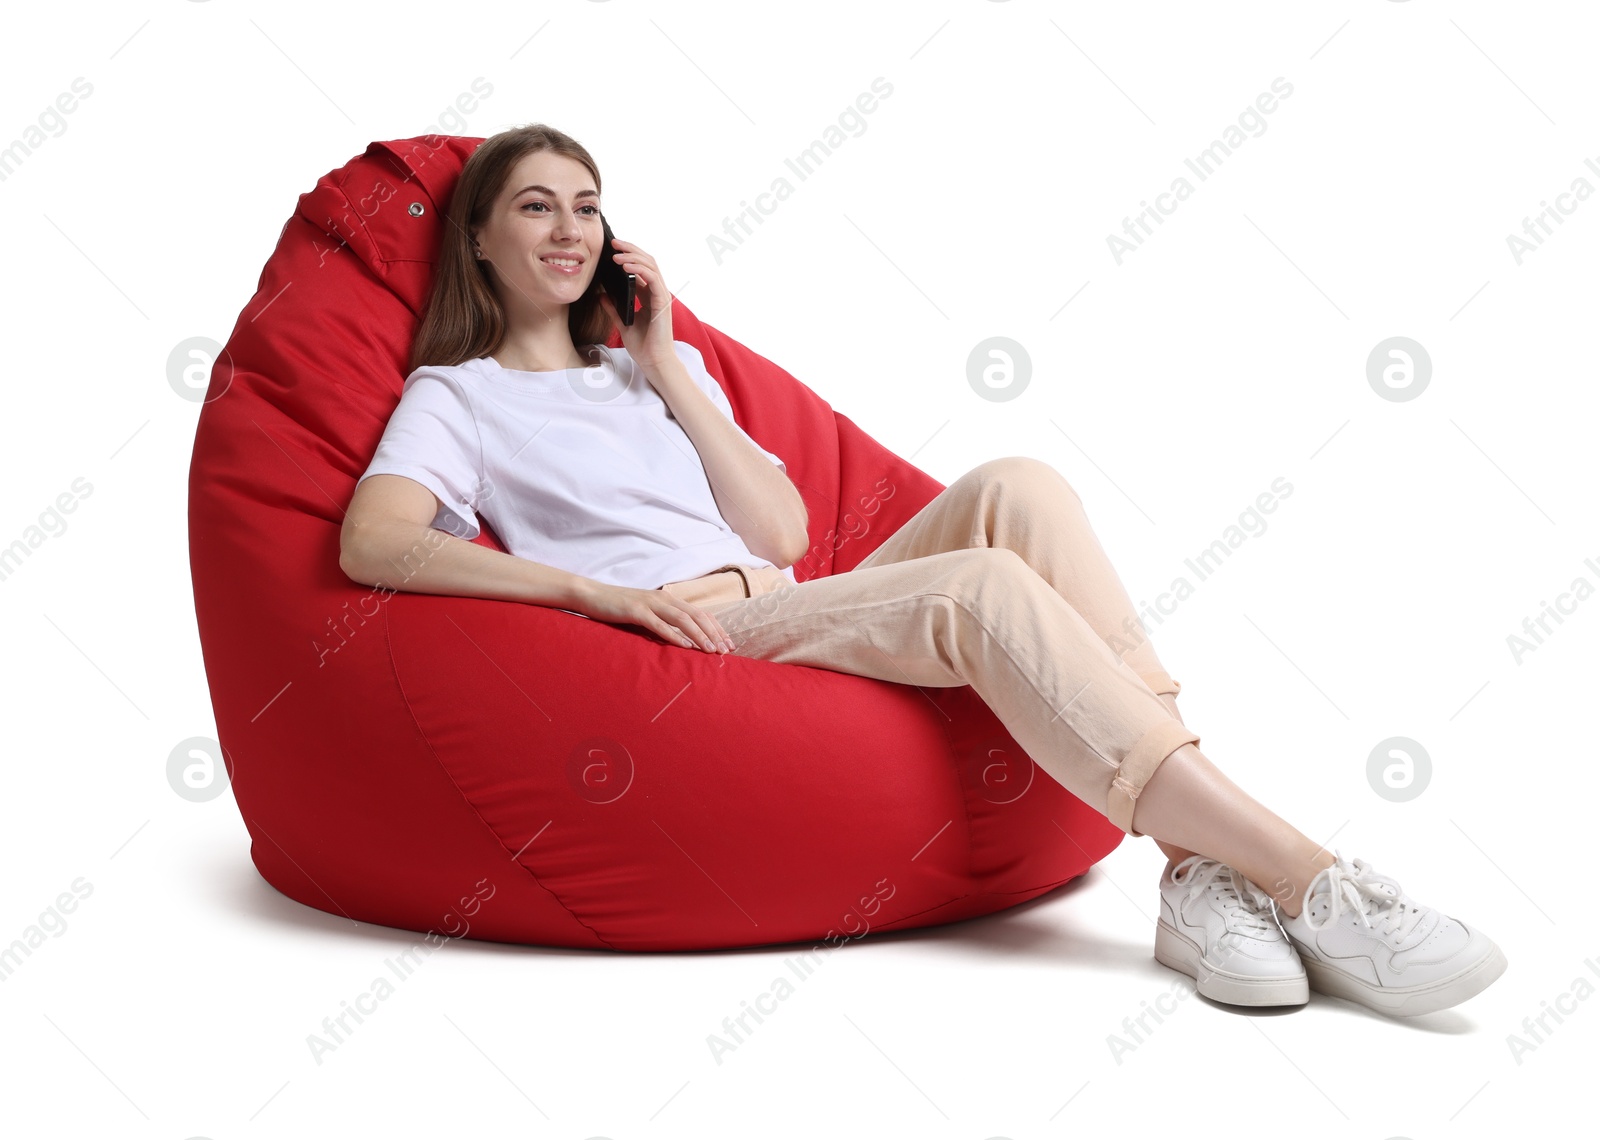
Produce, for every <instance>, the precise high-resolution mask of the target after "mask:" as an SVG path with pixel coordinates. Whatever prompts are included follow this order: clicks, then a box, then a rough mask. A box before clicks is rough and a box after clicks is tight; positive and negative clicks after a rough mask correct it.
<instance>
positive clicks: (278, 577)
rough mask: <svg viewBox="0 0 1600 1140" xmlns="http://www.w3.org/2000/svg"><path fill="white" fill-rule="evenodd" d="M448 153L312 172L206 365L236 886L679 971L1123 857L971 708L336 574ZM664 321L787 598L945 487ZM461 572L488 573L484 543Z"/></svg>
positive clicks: (969, 904) (525, 609) (904, 921)
mask: <svg viewBox="0 0 1600 1140" xmlns="http://www.w3.org/2000/svg"><path fill="white" fill-rule="evenodd" d="M480 142H482V140H481V139H464V138H449V137H442V136H424V137H419V138H415V139H402V140H397V141H392V142H375V143H373V144H372V145H371V146H370V147H368V148H367V151H366V153H365V154H363V155H360V156H359V157H357V158H355V159H353V160H352V161H351V162H349V163H348V164H347V165H345V166H343V167H342V168H340V169H338V170H335V171H333V172H331V173H329V174H327V175H325V176H324V177H322V178H321V179H320V180H319V181H318V182H317V184H316V186H315V188H314V189H312V190H311V191H310V192H308V193H306V194H303V195H301V197H300V200H299V205H298V207H297V208H296V210H295V212H294V215H293V216H292V217H291V218H290V219H289V220H288V222H287V224H285V226H284V228H283V231H282V233H281V234H280V236H279V239H278V244H277V248H276V249H275V250H274V251H273V254H272V257H271V258H270V259H269V260H268V261H267V264H266V267H265V269H264V270H263V271H262V274H261V279H260V282H259V284H258V285H257V289H256V294H255V296H254V297H253V298H251V300H250V302H249V304H248V305H246V306H245V308H244V311H243V312H242V313H241V314H240V315H239V319H238V322H237V324H236V325H235V327H234V330H233V333H232V335H231V336H230V337H229V340H228V343H227V345H226V347H225V350H224V352H223V353H222V354H221V355H220V356H219V358H218V360H217V362H216V364H215V365H214V366H213V368H212V372H211V377H210V384H209V387H208V390H207V396H206V402H205V404H204V405H203V407H202V410H201V414H200V419H199V426H198V429H197V433H196V438H195V446H194V454H193V458H192V462H191V466H190V472H189V551H190V567H191V572H192V574H193V579H194V595H195V613H196V617H197V619H198V624H199V634H200V643H201V648H202V650H203V653H204V658H205V668H206V677H207V681H208V683H209V686H210V691H211V699H212V704H213V706H214V708H215V712H216V721H217V732H218V739H219V742H220V744H221V745H222V748H223V751H224V758H225V762H226V767H227V772H228V777H229V779H230V781H231V785H232V789H233V792H234V796H235V799H236V801H237V803H238V805H239V810H240V813H241V815H242V816H243V818H244V822H245V826H246V827H247V829H248V830H249V833H250V838H251V857H252V858H253V860H254V862H255V865H256V867H257V868H258V869H259V871H260V873H261V874H262V876H263V877H264V878H265V879H266V880H267V882H269V883H271V884H272V885H273V886H274V887H275V888H277V889H278V890H279V891H281V892H282V893H283V894H285V895H288V896H289V897H290V898H292V899H295V900H296V901H298V902H301V903H304V904H305V905H306V906H310V907H315V908H317V909H319V910H324V911H327V912H329V913H330V914H334V915H340V916H343V917H345V918H349V919H354V920H356V921H359V922H370V923H378V924H381V925H384V926H391V927H400V928H403V929H407V930H414V931H425V932H438V933H440V934H448V935H459V936H465V937H472V938H480V939H488V940H491V941H496V942H519V943H533V944H539V945H545V946H579V947H597V948H609V949H613V950H685V949H703V948H716V947H734V946H759V945H764V944H771V943H782V942H793V941H818V942H820V941H824V940H826V941H831V942H833V943H837V942H839V941H841V940H842V939H845V938H851V937H859V936H861V935H864V934H865V933H867V932H868V931H883V930H906V929H910V928H912V927H919V926H929V925H934V924H938V923H945V922H951V921H954V920H957V919H964V918H971V917H973V916H975V915H982V914H989V913H992V912H994V911H997V910H1002V909H1004V908H1006V907H1009V906H1013V905H1015V904H1017V903H1021V902H1025V901H1027V900H1028V899H1031V898H1034V897H1035V896H1037V895H1040V894H1043V893H1044V892H1046V891H1049V890H1051V889H1053V888H1055V887H1058V886H1060V885H1062V884H1063V883H1066V882H1068V881H1069V880H1071V879H1073V878H1075V877H1077V876H1079V875H1081V874H1083V872H1084V871H1085V870H1087V869H1088V867H1089V866H1090V865H1091V864H1093V863H1094V862H1096V861H1098V860H1100V859H1102V858H1104V857H1105V856H1106V855H1107V854H1108V853H1109V852H1110V851H1111V850H1112V849H1113V848H1115V847H1116V845H1117V843H1118V842H1119V841H1120V840H1121V838H1122V833H1121V832H1120V831H1118V830H1117V829H1116V828H1115V827H1114V826H1112V825H1111V824H1110V823H1109V822H1108V821H1107V820H1106V819H1105V818H1104V817H1103V816H1101V815H1099V814H1098V813H1097V812H1095V811H1093V810H1091V809H1090V808H1089V807H1087V806H1086V805H1085V804H1083V803H1082V802H1081V801H1080V800H1078V799H1077V798H1076V797H1074V796H1072V795H1071V794H1069V793H1068V792H1067V791H1066V790H1065V789H1063V788H1062V787H1061V786H1060V785H1059V784H1057V783H1056V782H1055V781H1053V780H1052V779H1050V777H1049V776H1047V775H1045V774H1044V772H1043V771H1042V770H1040V769H1038V768H1037V766H1036V765H1035V764H1034V763H1033V761H1032V760H1031V759H1030V758H1029V757H1028V755H1027V754H1026V753H1025V752H1023V751H1022V749H1021V748H1020V747H1019V746H1018V745H1017V743H1016V741H1014V740H1013V739H1012V738H1011V736H1010V734H1009V733H1007V732H1006V731H1005V729H1004V728H1003V727H1002V726H1001V724H1000V722H999V720H998V719H997V718H996V717H995V716H994V714H993V713H992V712H991V711H990V710H989V708H988V706H986V705H985V704H984V703H983V702H982V701H981V700H980V699H979V698H978V697H977V695H976V694H975V693H974V692H973V690H972V689H971V688H969V687H961V688H955V689H926V690H924V689H918V688H914V687H912V686H909V685H899V684H894V683H891V682H886V681H879V680H874V679H870V678H866V677H857V676H852V675H850V674H846V673H839V672H835V671H832V670H828V669H815V668H810V667H806V666H799V665H782V664H776V663H773V662H768V661H759V660H754V659H750V658H742V657H737V656H732V655H727V656H724V655H720V654H717V655H713V654H707V653H703V652H700V651H695V650H689V649H684V648H680V647H678V646H675V645H668V644H666V643H665V642H664V641H662V640H661V639H659V638H657V637H656V636H655V635H654V634H653V633H650V632H649V631H646V630H644V629H643V628H641V627H638V626H631V625H630V626H621V625H615V624H610V623H606V622H600V621H593V620H589V619H587V618H585V617H582V616H579V615H577V614H573V613H568V612H566V611H563V610H558V609H555V608H552V607H549V606H539V605H527V604H520V603H514V602H505V601H496V600H491V599H485V598H472V597H460V596H449V595H437V594H422V593H416V592H406V591H400V592H386V591H383V590H380V589H377V588H375V587H371V586H367V585H362V584H360V583H357V582H355V581H352V580H351V579H350V578H349V577H348V576H346V575H345V574H344V572H343V571H342V570H341V569H340V568H339V533H340V526H341V522H342V519H343V516H344V511H345V508H346V507H347V506H348V505H349V503H350V498H351V496H352V494H353V493H354V490H355V484H356V480H357V479H358V478H359V477H360V476H361V474H362V472H363V471H364V470H365V469H366V466H367V464H368V462H369V461H370V459H371V457H372V454H373V452H374V450H375V448H376V447H377V443H378V439H379V437H380V436H381V435H382V434H383V429H384V426H385V424H386V423H387V421H388V419H389V415H390V413H391V411H392V410H393V409H394V407H395V405H396V404H397V403H398V401H399V398H400V390H401V383H402V381H403V380H404V378H405V371H404V369H405V359H406V354H407V351H408V349H409V347H410V341H411V337H412V334H413V330H414V329H415V327H416V324H417V322H418V320H419V318H420V316H421V313H422V309H423V304H424V301H425V299H426V296H427V290H428V285H429V280H430V274H431V272H432V263H433V260H434V258H435V254H436V251H437V250H438V248H439V236H440V233H439V229H440V225H441V224H442V218H443V213H444V209H445V207H446V206H447V205H448V203H449V200H450V194H451V191H452V188H453V187H454V184H455V181H456V177H457V175H458V174H459V173H460V170H461V167H462V164H463V163H464V162H465V160H466V158H467V156H468V155H469V154H470V153H471V152H472V150H473V149H474V148H475V147H476V146H477V145H478V144H479V143H480ZM672 319H673V329H674V333H675V336H676V337H677V338H678V339H680V340H685V341H688V342H689V343H691V344H693V345H694V346H695V347H696V348H698V349H699V350H700V352H701V353H702V354H703V355H704V357H705V360H706V364H707V366H708V368H709V369H710V371H711V373H712V374H713V375H714V376H716V377H717V379H718V381H719V382H720V383H721V384H722V386H723V388H724V390H725V391H726V392H727V394H728V398H729V401H730V402H731V404H732V406H733V409H734V413H735V419H736V420H737V421H738V423H739V424H740V425H741V426H743V427H744V429H745V430H746V431H747V432H749V433H750V435H751V436H752V437H753V438H754V439H756V440H757V441H758V442H760V443H761V444H762V445H763V446H765V447H767V448H769V449H771V450H773V451H775V452H776V453H778V454H779V455H782V456H783V457H784V459H785V461H786V462H787V464H788V474H789V476H790V478H791V479H792V480H793V481H794V483H795V485H796V487H797V488H798V489H799V490H800V492H801V494H802V495H803V497H804V499H805V502H806V506H807V508H808V510H809V512H810V516H811V539H812V547H811V550H810V553H809V554H808V555H807V556H806V557H805V558H804V559H802V560H801V561H800V562H798V563H796V565H795V575H796V577H797V579H798V580H799V581H801V582H804V581H806V580H807V579H809V578H812V577H815V576H817V575H822V574H837V573H841V572H843V571H846V570H848V569H850V568H851V567H853V566H855V565H857V564H858V563H859V562H861V560H862V559H864V558H865V557H866V556H867V555H868V554H869V553H871V552H872V550H874V549H875V548H876V547H877V546H878V544H879V543H880V542H882V541H883V539H884V538H885V537H887V536H888V535H889V534H892V533H893V532H894V530H895V529H896V528H897V527H899V526H900V525H901V524H902V523H904V522H905V521H906V520H907V519H909V518H910V517H911V516H912V515H913V514H915V513H916V511H917V510H918V509H920V508H921V507H922V506H923V505H924V504H926V503H927V502H928V500H929V499H931V498H932V497H933V496H934V495H935V494H937V493H938V492H939V491H940V490H941V489H942V486H941V484H939V483H938V482H936V481H935V480H933V479H932V478H930V477H929V476H928V475H926V474H924V473H923V472H922V471H919V470H918V469H917V468H915V467H913V466H912V465H911V464H910V463H908V462H906V461H905V460H903V459H901V458H899V457H898V456H896V455H894V454H892V453H891V452H889V451H887V450H886V449H885V448H883V447H882V446H881V445H879V444H878V443H877V442H876V441H874V440H873V439H872V438H871V437H869V436H868V435H866V434H865V433H864V432H863V431H862V430H861V429H860V428H859V427H857V426H856V425H855V424H854V423H852V422H851V421H850V419H849V418H848V417H846V416H844V415H841V414H840V413H838V412H836V411H834V409H833V408H832V407H830V406H829V405H828V403H827V402H826V401H824V400H822V399H821V398H820V397H818V396H817V395H816V394H815V393H814V392H812V391H811V390H810V389H809V388H807V387H806V386H805V385H804V384H802V383H800V382H799V381H798V380H796V379H795V378H794V377H793V376H791V375H789V373H787V372H785V371H784V370H783V369H782V368H780V367H778V366H777V365H776V364H773V363H772V362H771V361H768V360H766V359H764V358H763V357H761V356H759V355H757V354H756V353H754V352H752V351H751V350H750V349H748V348H746V347H744V346H743V345H741V344H740V343H739V342H738V341H736V340H733V339H732V338H731V337H729V336H727V335H726V334H724V333H722V332H720V331H718V330H717V329H714V328H712V327H711V326H709V325H706V324H703V323H702V322H701V321H699V320H698V319H697V318H696V317H695V316H694V315H693V314H692V313H691V312H690V311H689V310H688V309H687V308H686V307H685V306H684V305H683V304H682V303H681V302H677V301H675V302H674V305H673V314H672ZM611 343H612V344H613V345H617V344H620V343H621V341H620V339H616V338H614V339H613V340H612V342H611ZM474 541H476V542H478V543H480V544H482V545H485V546H489V547H492V548H493V549H496V550H504V547H503V546H502V545H501V543H500V541H499V540H498V538H497V536H496V535H495V534H494V532H493V530H492V529H491V528H490V526H489V525H488V523H487V521H486V520H484V521H483V529H482V533H481V534H480V535H479V536H478V538H477V539H475V540H474Z"/></svg>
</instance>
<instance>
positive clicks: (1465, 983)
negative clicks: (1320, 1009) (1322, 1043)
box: [1300, 946, 1506, 1017]
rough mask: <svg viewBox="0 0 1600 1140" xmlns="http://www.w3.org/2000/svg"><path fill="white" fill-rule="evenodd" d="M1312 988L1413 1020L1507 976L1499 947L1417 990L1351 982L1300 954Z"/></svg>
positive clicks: (1350, 978)
mask: <svg viewBox="0 0 1600 1140" xmlns="http://www.w3.org/2000/svg"><path fill="white" fill-rule="evenodd" d="M1300 962H1301V964H1302V965H1304V966H1305V968H1306V977H1307V978H1309V979H1310V981H1311V988H1312V989H1314V990H1316V991H1317V992H1318V993H1319V994H1328V995H1329V996H1331V997H1341V998H1346V999H1348V1000H1350V1001H1353V1002H1356V1003H1357V1004H1358V1005H1364V1006H1366V1007H1367V1008H1368V1009H1372V1010H1376V1011H1377V1012H1379V1013H1385V1014H1388V1015H1389V1016H1391V1017H1416V1016H1417V1015H1418V1014H1423V1013H1435V1012H1437V1011H1439V1010H1441V1009H1449V1008H1450V1007H1451V1006H1453V1005H1459V1004H1460V1003H1462V1002H1464V1001H1466V1000H1467V999H1468V998H1469V997H1472V996H1473V995H1474V994H1478V993H1481V992H1482V991H1483V990H1485V989H1487V988H1488V986H1489V984H1490V983H1491V982H1493V981H1494V980H1495V979H1496V978H1498V977H1499V976H1500V975H1501V974H1503V973H1505V972H1506V956H1505V954H1504V952H1502V951H1501V949H1500V947H1499V946H1494V947H1493V948H1492V952H1491V953H1489V954H1487V955H1486V956H1484V957H1483V958H1481V959H1479V960H1478V961H1477V962H1474V963H1473V964H1472V965H1470V966H1468V967H1467V968H1466V969H1464V970H1462V971H1460V972H1459V973H1456V974H1452V975H1451V976H1450V977H1448V978H1440V979H1439V980H1438V981H1434V982H1428V983H1427V984H1425V985H1420V986H1407V987H1403V988H1402V987H1399V986H1375V985H1373V984H1372V983H1370V982H1366V981H1363V980H1361V979H1360V978H1353V977H1351V976H1350V975H1349V974H1347V973H1345V972H1344V971H1343V970H1341V969H1339V968H1338V967H1336V966H1329V965H1327V964H1326V963H1324V962H1320V961H1318V960H1317V957H1316V955H1314V954H1301V955H1300Z"/></svg>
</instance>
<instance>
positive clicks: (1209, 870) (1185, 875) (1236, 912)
mask: <svg viewBox="0 0 1600 1140" xmlns="http://www.w3.org/2000/svg"><path fill="white" fill-rule="evenodd" d="M1172 881H1173V882H1175V883H1177V884H1179V885H1180V886H1183V885H1187V886H1188V888H1189V898H1191V899H1193V898H1194V897H1195V896H1197V895H1198V894H1199V893H1200V892H1201V891H1204V890H1209V891H1212V892H1214V893H1215V895H1216V897H1217V899H1218V901H1219V902H1220V903H1221V904H1222V913H1223V915H1224V917H1225V918H1226V920H1227V924H1228V926H1229V928H1230V929H1242V931H1245V932H1253V933H1257V934H1266V933H1268V932H1269V931H1273V930H1276V929H1277V923H1276V922H1275V921H1274V920H1273V918H1272V899H1271V898H1270V897H1269V896H1268V895H1267V893H1266V892H1265V891H1263V890H1261V889H1260V888H1259V887H1257V886H1256V885H1255V884H1254V883H1252V882H1251V881H1250V880H1249V879H1247V878H1245V877H1244V876H1243V875H1241V874H1239V872H1238V871H1237V870H1235V869H1234V868H1232V867H1230V866H1228V865H1227V864H1226V863H1219V862H1217V860H1215V859H1201V860H1198V861H1197V862H1194V863H1191V864H1190V865H1189V868H1188V870H1187V871H1185V872H1176V871H1175V873H1174V874H1173V876H1172Z"/></svg>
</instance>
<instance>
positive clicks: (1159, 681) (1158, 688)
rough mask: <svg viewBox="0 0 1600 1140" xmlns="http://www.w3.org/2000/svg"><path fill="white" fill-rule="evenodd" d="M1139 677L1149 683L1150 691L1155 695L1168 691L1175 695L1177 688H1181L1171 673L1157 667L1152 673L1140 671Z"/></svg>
mask: <svg viewBox="0 0 1600 1140" xmlns="http://www.w3.org/2000/svg"><path fill="white" fill-rule="evenodd" d="M1139 679H1140V680H1141V681H1143V682H1144V683H1145V684H1146V685H1149V686H1150V691H1151V692H1152V693H1155V694H1156V695H1157V696H1160V695H1161V694H1162V693H1170V694H1171V695H1172V696H1174V697H1175V696H1177V695H1178V690H1179V689H1181V688H1183V686H1182V685H1180V684H1178V682H1176V681H1174V680H1173V679H1172V674H1171V673H1168V672H1166V671H1165V670H1162V669H1157V670H1155V672H1153V673H1140V674H1139Z"/></svg>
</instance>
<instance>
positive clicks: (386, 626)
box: [383, 599, 616, 950]
mask: <svg viewBox="0 0 1600 1140" xmlns="http://www.w3.org/2000/svg"><path fill="white" fill-rule="evenodd" d="M390 604H391V605H392V604H393V599H391V600H390ZM389 631H390V623H389V607H388V606H385V607H384V612H383V646H384V650H385V651H386V653H387V654H388V658H389V673H390V676H392V677H393V678H394V683H395V688H396V689H397V690H398V691H399V693H400V701H401V703H402V704H404V705H405V707H406V715H407V716H409V717H410V718H411V726H412V727H413V728H415V729H416V730H417V739H419V740H421V741H422V743H423V745H424V746H426V747H427V749H428V755H429V756H431V757H432V758H433V762H434V764H436V765H437V766H438V768H439V772H440V774H441V775H442V776H444V778H445V779H446V780H448V781H450V786H451V787H452V788H454V789H455V790H456V794H457V795H458V796H460V797H461V802H462V803H464V804H466V805H467V808H468V810H470V811H471V812H472V814H473V815H474V816H476V817H477V820H478V822H479V823H481V824H483V829H484V830H485V831H487V832H488V833H489V834H490V835H491V836H493V837H494V841H495V842H496V843H497V844H499V845H500V849H501V850H502V851H504V852H505V853H506V857H507V858H508V859H509V860H510V861H511V862H512V863H514V864H515V865H516V866H517V867H519V868H520V869H521V870H522V871H523V872H524V873H526V874H527V876H528V877H529V878H530V879H532V880H533V881H534V883H535V884H537V885H538V887H539V889H540V890H542V891H544V893H545V894H547V895H549V896H550V897H551V898H552V899H554V900H555V901H556V903H557V904H559V905H560V907H561V909H563V910H565V911H566V912H567V914H568V916H569V917H571V919H572V921H573V922H576V923H577V924H578V925H579V926H581V927H583V928H584V929H585V930H587V931H588V932H589V933H590V935H592V936H593V937H594V940H595V941H596V942H598V943H600V945H602V946H604V947H605V948H606V949H607V950H615V949H616V947H615V946H613V945H611V943H609V942H607V941H606V940H605V939H604V938H602V937H600V935H599V933H598V932H597V931H596V930H595V929H594V927H592V926H590V925H589V924H588V923H587V922H585V921H584V920H583V919H582V918H580V917H578V915H577V914H576V913H575V912H574V911H573V909H572V907H571V906H570V905H569V904H568V903H567V900H566V899H564V898H562V897H561V896H560V895H558V894H557V893H556V892H555V891H553V890H551V889H550V888H549V887H547V886H545V884H544V883H543V882H542V881H541V880H540V878H539V875H538V873H537V872H535V871H534V870H533V868H531V867H529V866H528V865H527V864H526V863H524V862H523V861H522V860H521V859H518V858H517V857H516V855H515V853H513V852H512V851H511V849H510V848H509V847H507V846H506V843H505V840H503V839H501V838H500V835H499V833H497V832H496V831H495V829H494V828H493V827H491V826H490V825H489V821H488V820H486V819H484V818H483V813H482V812H480V811H479V810H478V807H477V805H476V804H474V803H473V802H472V800H471V798H470V797H469V796H468V795H467V794H466V793H465V792H463V791H462V790H461V785H460V784H458V783H456V780H455V777H454V776H452V775H451V774H450V770H449V769H448V768H446V767H445V766H444V763H443V762H442V761H441V760H440V759H439V753H438V751H437V750H436V749H435V748H434V747H433V741H432V740H430V739H429V738H428V734H427V733H426V732H424V731H423V729H422V724H421V723H420V722H419V721H418V720H417V712H416V709H414V708H412V707H411V697H410V696H409V695H408V694H407V693H406V687H405V682H403V681H402V680H401V679H400V667H399V665H398V664H397V663H396V661H395V655H394V641H393V639H392V638H391V637H390V633H389Z"/></svg>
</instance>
